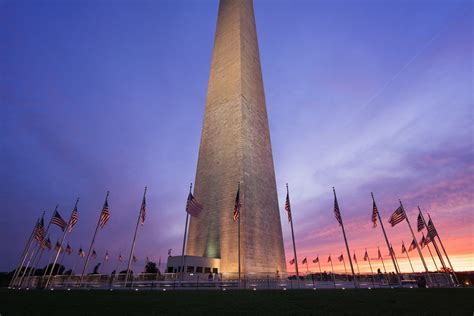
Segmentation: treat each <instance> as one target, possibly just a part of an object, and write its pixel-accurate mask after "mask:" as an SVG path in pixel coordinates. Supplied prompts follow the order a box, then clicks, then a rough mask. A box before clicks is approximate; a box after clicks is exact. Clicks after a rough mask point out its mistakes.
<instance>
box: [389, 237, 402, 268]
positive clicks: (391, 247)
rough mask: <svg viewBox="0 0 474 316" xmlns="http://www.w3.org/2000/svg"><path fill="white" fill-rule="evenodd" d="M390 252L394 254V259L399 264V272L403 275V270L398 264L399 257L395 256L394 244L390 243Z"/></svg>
mask: <svg viewBox="0 0 474 316" xmlns="http://www.w3.org/2000/svg"><path fill="white" fill-rule="evenodd" d="M390 251H391V252H392V253H393V259H395V263H396V264H397V268H398V271H400V273H402V269H400V265H399V264H398V259H397V255H396V254H395V251H394V250H393V246H392V243H390Z"/></svg>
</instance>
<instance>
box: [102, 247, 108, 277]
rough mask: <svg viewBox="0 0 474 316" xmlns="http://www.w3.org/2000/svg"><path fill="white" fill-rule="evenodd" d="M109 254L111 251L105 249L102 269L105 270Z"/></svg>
mask: <svg viewBox="0 0 474 316" xmlns="http://www.w3.org/2000/svg"><path fill="white" fill-rule="evenodd" d="M108 255H109V252H108V250H106V251H105V255H104V261H102V268H101V269H102V271H104V267H105V263H106V262H107V260H108V259H107V256H108ZM102 274H104V273H102Z"/></svg>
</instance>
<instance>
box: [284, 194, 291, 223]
mask: <svg viewBox="0 0 474 316" xmlns="http://www.w3.org/2000/svg"><path fill="white" fill-rule="evenodd" d="M285 210H286V212H287V213H288V223H290V222H291V206H290V193H289V192H286V200H285Z"/></svg>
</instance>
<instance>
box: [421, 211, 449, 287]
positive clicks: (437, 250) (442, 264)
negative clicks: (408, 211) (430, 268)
mask: <svg viewBox="0 0 474 316" xmlns="http://www.w3.org/2000/svg"><path fill="white" fill-rule="evenodd" d="M418 211H419V212H420V215H421V219H422V220H423V225H425V227H426V229H427V230H428V225H427V224H426V221H425V217H424V216H423V213H422V212H421V208H420V206H418ZM429 235H430V234H429V232H428V236H429ZM438 238H439V237H438ZM430 239H431V237H430ZM432 242H433V247H434V249H435V251H436V254H437V255H438V258H439V261H440V263H441V266H442V267H443V269H444V272H445V274H446V275H447V276H448V282H449V283H451V282H450V278H451V276H450V275H449V272H448V270H447V269H446V264H445V263H444V259H443V255H442V254H441V251H440V250H439V248H438V244H437V243H436V240H435V238H434V237H433V239H432ZM430 253H431V250H430ZM436 268H437V267H436Z"/></svg>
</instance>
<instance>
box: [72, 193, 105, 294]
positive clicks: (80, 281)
mask: <svg viewBox="0 0 474 316" xmlns="http://www.w3.org/2000/svg"><path fill="white" fill-rule="evenodd" d="M109 193H110V192H109V191H107V194H106V195H105V201H106V202H107V198H108V197H109ZM104 204H105V202H104ZM103 211H104V207H102V210H101V211H100V215H99V219H98V220H97V226H96V227H95V231H94V235H93V236H92V241H91V244H90V246H89V250H88V251H87V258H86V261H85V262H84V267H83V268H82V273H81V279H80V280H79V286H78V287H81V285H82V281H83V280H84V274H85V273H86V271H87V266H88V265H89V260H90V257H91V251H92V247H93V246H94V242H95V236H96V235H97V232H98V231H99V226H100V219H101V217H102V212H103Z"/></svg>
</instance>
